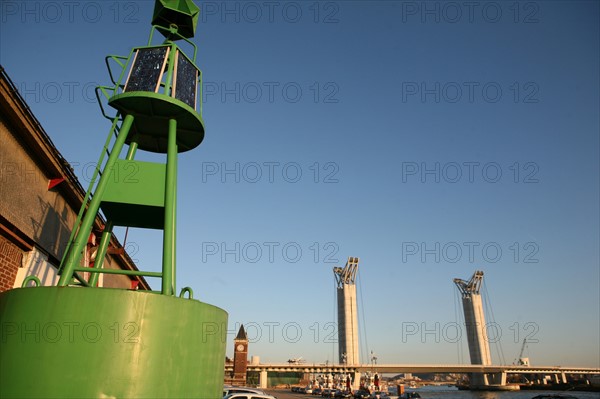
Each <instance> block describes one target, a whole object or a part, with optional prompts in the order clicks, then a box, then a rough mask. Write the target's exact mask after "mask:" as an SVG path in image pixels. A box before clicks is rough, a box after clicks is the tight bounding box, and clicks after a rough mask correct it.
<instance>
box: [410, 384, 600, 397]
mask: <svg viewBox="0 0 600 399" xmlns="http://www.w3.org/2000/svg"><path fill="white" fill-rule="evenodd" d="M407 391H415V392H419V395H421V397H422V398H423V399H531V398H534V397H536V396H537V395H542V394H561V395H571V396H574V397H576V398H577V399H600V392H579V391H569V392H564V391H563V392H559V391H512V392H510V391H508V392H483V391H459V390H457V389H456V388H449V387H423V388H419V389H415V390H412V389H407Z"/></svg>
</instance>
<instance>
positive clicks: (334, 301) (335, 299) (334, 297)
mask: <svg viewBox="0 0 600 399" xmlns="http://www.w3.org/2000/svg"><path fill="white" fill-rule="evenodd" d="M338 295H339V293H338V290H337V283H336V281H335V278H334V279H333V323H334V326H337V330H338V338H337V342H338V345H339V340H340V330H339V329H340V325H339V324H340V323H339V320H340V315H339V309H337V306H336V305H337V296H338ZM336 310H337V311H336ZM336 314H337V316H338V318H337V320H336V319H335V315H336ZM335 342H336V339H335V338H334V339H332V340H331V364H332V365H333V364H335Z"/></svg>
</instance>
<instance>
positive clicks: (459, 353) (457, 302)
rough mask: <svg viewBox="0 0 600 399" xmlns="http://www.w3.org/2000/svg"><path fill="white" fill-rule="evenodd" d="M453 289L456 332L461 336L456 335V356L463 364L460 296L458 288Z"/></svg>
mask: <svg viewBox="0 0 600 399" xmlns="http://www.w3.org/2000/svg"><path fill="white" fill-rule="evenodd" d="M453 291H454V321H455V323H456V325H457V334H458V333H460V334H461V336H460V338H459V337H457V341H456V357H457V361H458V363H459V364H464V357H463V351H464V349H463V343H462V341H463V339H462V326H463V324H464V323H462V312H461V310H460V305H461V297H460V292H458V289H453Z"/></svg>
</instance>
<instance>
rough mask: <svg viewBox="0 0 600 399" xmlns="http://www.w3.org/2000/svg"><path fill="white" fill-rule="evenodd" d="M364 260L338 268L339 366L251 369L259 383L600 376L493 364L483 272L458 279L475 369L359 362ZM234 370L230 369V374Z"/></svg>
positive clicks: (495, 386)
mask: <svg viewBox="0 0 600 399" xmlns="http://www.w3.org/2000/svg"><path fill="white" fill-rule="evenodd" d="M358 263H359V259H358V258H356V257H349V258H348V261H347V262H346V265H345V266H344V267H343V268H342V267H334V268H333V273H334V277H335V281H336V285H337V310H338V338H339V341H338V351H339V363H338V364H327V365H323V364H320V365H315V364H313V365H310V364H307V363H303V364H290V363H284V364H278V363H273V364H249V365H248V369H247V371H253V372H258V373H259V375H260V380H259V384H260V386H261V387H263V388H266V387H267V377H268V373H275V372H302V373H317V374H329V373H331V374H346V375H350V376H351V380H352V386H353V388H354V389H358V387H359V384H360V378H361V374H364V373H371V374H372V373H374V372H376V373H468V374H469V375H470V385H469V387H470V389H475V390H514V389H519V386H518V385H514V384H507V381H506V378H507V375H508V374H526V375H552V376H554V382H556V383H566V382H567V375H586V376H591V375H598V374H600V368H585V367H561V366H536V367H531V366H529V365H523V364H520V365H493V364H492V357H491V352H490V348H489V343H488V340H487V339H486V336H485V331H484V326H485V325H486V321H485V314H484V309H483V302H482V298H481V287H482V284H483V271H480V270H477V271H475V273H474V274H473V275H472V276H471V278H470V279H469V280H468V281H465V280H462V279H459V278H455V279H454V280H453V282H454V284H456V287H457V288H458V291H459V293H460V294H461V297H462V303H463V311H464V318H465V325H466V328H467V336H468V346H469V354H470V360H471V364H377V365H374V364H373V363H368V362H363V363H361V362H360V360H359V344H358V342H359V340H358V338H359V337H358V316H357V303H356V276H357V272H358ZM231 371H232V366H230V365H226V367H225V372H231Z"/></svg>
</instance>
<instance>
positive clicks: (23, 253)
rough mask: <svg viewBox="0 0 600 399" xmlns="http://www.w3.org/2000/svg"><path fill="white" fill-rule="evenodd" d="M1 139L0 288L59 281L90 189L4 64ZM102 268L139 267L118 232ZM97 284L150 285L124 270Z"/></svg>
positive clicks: (93, 242) (93, 241)
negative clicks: (35, 281)
mask: <svg viewBox="0 0 600 399" xmlns="http://www.w3.org/2000/svg"><path fill="white" fill-rule="evenodd" d="M0 143H1V145H0V292H3V291H6V290H9V289H12V288H14V287H20V286H21V284H22V282H23V280H24V279H25V277H27V276H29V275H35V276H37V277H38V278H39V279H40V281H41V283H42V285H55V283H56V282H57V280H58V274H57V272H58V266H59V264H60V260H61V258H62V256H63V254H64V251H65V248H66V245H67V242H68V240H69V236H70V233H71V230H72V227H73V225H74V223H75V220H76V218H77V214H78V212H79V209H80V208H81V205H82V203H83V200H84V197H85V190H84V189H83V187H82V186H81V184H80V183H79V180H78V179H77V177H76V176H75V174H74V173H73V170H72V168H71V166H70V165H69V163H68V162H67V161H66V160H65V159H64V158H63V157H62V155H61V154H60V152H59V151H58V149H57V148H56V147H55V146H54V144H53V143H52V140H50V137H49V136H48V135H47V134H46V132H45V131H44V129H43V127H42V126H41V125H40V122H39V121H38V120H37V119H36V118H35V116H34V115H33V113H32V112H31V110H30V109H29V107H28V106H27V104H26V103H25V101H24V100H23V98H22V97H21V95H20V94H19V93H18V91H17V89H16V88H15V85H14V84H13V82H12V81H11V80H10V78H9V77H8V75H7V74H6V72H5V71H4V68H3V67H2V66H0ZM103 227H104V220H103V219H102V218H100V217H97V218H96V221H95V224H94V229H93V233H92V234H91V235H90V237H89V239H88V245H87V247H86V249H85V253H84V256H83V259H84V260H83V262H84V265H86V264H87V265H89V263H90V262H91V261H92V260H93V258H94V254H95V247H96V246H97V243H98V242H99V236H100V234H101V233H102V229H103ZM103 267H104V268H108V269H126V270H137V267H136V266H135V264H134V262H133V261H132V260H131V258H130V257H129V256H128V255H127V253H126V252H125V251H124V249H123V247H122V245H121V244H120V243H119V241H118V240H117V239H116V238H115V237H114V236H113V237H112V239H111V243H110V247H109V255H107V257H106V259H105V260H104V265H103ZM84 274H87V273H84ZM84 277H85V276H84ZM98 285H99V286H103V287H111V288H126V289H132V288H137V289H146V290H148V289H150V286H149V285H148V283H147V282H146V281H145V279H144V278H142V277H134V276H132V277H129V276H124V275H109V274H107V275H104V274H100V278H99V283H98Z"/></svg>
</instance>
